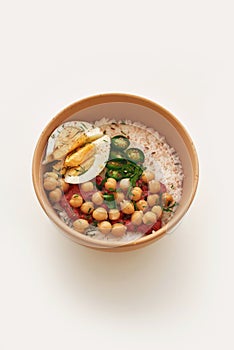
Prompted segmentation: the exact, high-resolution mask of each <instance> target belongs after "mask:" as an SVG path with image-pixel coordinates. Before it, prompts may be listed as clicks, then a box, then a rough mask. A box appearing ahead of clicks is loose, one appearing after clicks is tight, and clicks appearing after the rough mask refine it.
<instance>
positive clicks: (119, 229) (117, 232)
mask: <svg viewBox="0 0 234 350" xmlns="http://www.w3.org/2000/svg"><path fill="white" fill-rule="evenodd" d="M126 230H127V227H126V226H124V225H123V224H120V223H117V224H114V225H113V226H112V230H111V233H112V235H114V236H116V237H122V236H123V235H124V234H125V232H126Z"/></svg>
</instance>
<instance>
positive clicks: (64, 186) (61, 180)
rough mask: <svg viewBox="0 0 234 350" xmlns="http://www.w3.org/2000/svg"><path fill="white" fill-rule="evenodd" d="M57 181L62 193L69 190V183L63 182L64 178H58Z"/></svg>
mask: <svg viewBox="0 0 234 350" xmlns="http://www.w3.org/2000/svg"><path fill="white" fill-rule="evenodd" d="M58 183H59V186H60V188H61V189H62V191H63V192H64V193H66V192H67V191H68V190H69V187H70V185H69V184H68V183H67V182H65V181H64V179H58Z"/></svg>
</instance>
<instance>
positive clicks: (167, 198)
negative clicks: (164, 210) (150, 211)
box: [162, 192, 174, 207]
mask: <svg viewBox="0 0 234 350" xmlns="http://www.w3.org/2000/svg"><path fill="white" fill-rule="evenodd" d="M173 202H174V199H173V197H172V195H171V194H170V193H167V192H165V193H163V194H162V205H163V207H169V206H170V205H171V204H172V203H173Z"/></svg>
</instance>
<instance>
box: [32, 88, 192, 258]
mask: <svg viewBox="0 0 234 350" xmlns="http://www.w3.org/2000/svg"><path fill="white" fill-rule="evenodd" d="M103 116H105V117H107V118H114V119H130V120H133V121H139V122H142V123H144V124H145V125H146V126H148V127H151V128H153V129H155V130H157V131H158V132H159V133H160V134H161V135H163V136H165V137H166V140H167V142H168V143H169V145H170V146H172V147H174V148H175V150H176V151H177V153H178V154H179V156H180V159H181V162H182V166H183V171H184V182H183V195H182V199H181V201H180V205H179V207H178V208H177V210H176V212H175V214H174V216H173V218H172V219H171V220H170V221H169V223H168V224H167V225H165V226H163V227H162V228H161V229H159V230H158V231H157V232H155V233H152V234H150V235H147V236H144V237H142V238H140V239H138V240H136V241H132V242H128V243H118V245H117V244H116V243H113V242H106V241H100V240H95V239H93V238H91V237H88V236H85V235H83V234H81V233H78V232H76V231H75V230H73V229H72V228H69V227H68V226H67V225H66V224H65V223H63V222H62V221H61V219H60V218H59V217H58V216H57V214H56V213H55V211H54V210H53V208H52V206H51V204H50V202H49V200H48V198H47V196H46V193H45V191H44V189H43V185H42V177H43V175H42V167H41V161H42V158H43V156H44V152H45V147H46V144H47V141H48V138H49V136H50V134H51V133H52V131H53V130H54V129H55V128H57V127H58V126H59V125H60V124H62V123H63V122H65V121H70V120H84V121H87V122H92V121H95V120H96V119H99V118H101V117H103ZM198 174H199V169H198V158H197V153H196V150H195V147H194V145H193V142H192V140H191V138H190V136H189V135H188V133H187V131H186V130H185V128H184V127H183V125H182V124H181V123H180V122H179V121H178V120H177V119H176V118H175V117H174V116H173V115H172V114H171V113H170V112H168V111H167V110H166V109H164V108H163V107H161V106H160V105H158V104H157V103H155V102H152V101H150V100H147V99H145V98H142V97H138V96H134V95H128V94H121V93H113V94H112V93H111V94H102V95H97V96H91V97H88V98H85V99H83V100H80V101H78V102H75V103H73V104H72V105H70V106H68V107H67V108H65V109H64V110H63V111H61V112H60V113H59V114H58V115H57V116H55V117H54V118H53V119H52V120H51V122H50V123H49V124H48V125H47V126H46V128H45V129H44V131H43V132H42V134H41V136H40V138H39V140H38V143H37V146H36V149H35V152H34V157H33V167H32V175H33V184H34V189H35V192H36V195H37V198H38V200H39V202H40V204H41V206H42V208H43V209H44V211H45V213H46V214H47V215H48V217H49V218H50V219H51V220H52V221H53V222H54V223H55V224H56V225H57V226H58V227H59V228H60V229H62V231H63V232H64V233H65V235H66V236H68V237H70V238H71V239H72V240H74V241H75V242H77V243H79V244H81V245H84V246H87V247H91V248H94V249H98V250H104V251H115V252H119V251H128V250H134V249H137V248H141V247H144V246H146V245H148V244H150V243H153V242H154V241H156V240H157V239H159V238H160V237H162V236H164V235H165V234H166V233H169V232H171V231H172V230H173V229H174V228H175V227H176V226H177V225H178V223H179V222H180V221H181V219H182V217H183V216H184V215H185V213H186V212H187V210H188V209H189V207H190V205H191V203H192V201H193V198H194V196H195V193H196V189H197V184H198Z"/></svg>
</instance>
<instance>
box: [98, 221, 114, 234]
mask: <svg viewBox="0 0 234 350" xmlns="http://www.w3.org/2000/svg"><path fill="white" fill-rule="evenodd" d="M98 228H99V230H100V231H101V233H103V234H104V235H108V233H110V232H111V229H112V225H111V223H110V222H109V221H102V222H99V224H98Z"/></svg>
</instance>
